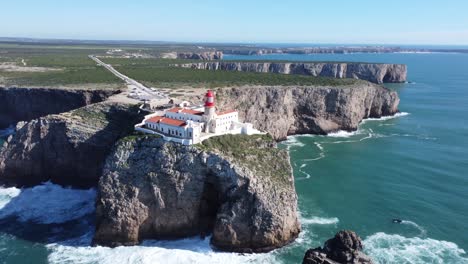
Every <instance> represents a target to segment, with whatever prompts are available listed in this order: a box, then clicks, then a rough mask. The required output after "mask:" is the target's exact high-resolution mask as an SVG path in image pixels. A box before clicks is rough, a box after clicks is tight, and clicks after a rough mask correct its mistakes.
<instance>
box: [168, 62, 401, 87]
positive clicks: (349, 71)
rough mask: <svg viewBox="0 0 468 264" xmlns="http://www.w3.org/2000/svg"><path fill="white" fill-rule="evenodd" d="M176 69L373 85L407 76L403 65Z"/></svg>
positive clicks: (258, 64) (256, 64)
mask: <svg viewBox="0 0 468 264" xmlns="http://www.w3.org/2000/svg"><path fill="white" fill-rule="evenodd" d="M176 66H179V67H184V68H193V69H201V70H225V71H244V72H262V73H281V74H301V75H311V76H321V77H332V78H353V79H361V80H366V81H370V82H373V83H377V84H381V83H401V82H405V81H406V75H407V69H406V65H403V64H373V63H338V62H337V63H333V62H307V63H302V62H298V63H292V62H229V61H212V62H198V63H187V64H178V65H176Z"/></svg>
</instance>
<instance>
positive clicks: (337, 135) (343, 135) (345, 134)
mask: <svg viewBox="0 0 468 264" xmlns="http://www.w3.org/2000/svg"><path fill="white" fill-rule="evenodd" d="M358 134H359V131H352V132H349V131H344V130H340V131H337V132H333V133H329V134H327V137H335V138H348V137H351V136H355V135H358Z"/></svg>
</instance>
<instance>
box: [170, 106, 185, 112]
mask: <svg viewBox="0 0 468 264" xmlns="http://www.w3.org/2000/svg"><path fill="white" fill-rule="evenodd" d="M180 110H182V107H174V108H171V109H169V110H167V111H168V112H171V113H178V112H179V111H180Z"/></svg>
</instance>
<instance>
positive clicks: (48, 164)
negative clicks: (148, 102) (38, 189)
mask: <svg viewBox="0 0 468 264" xmlns="http://www.w3.org/2000/svg"><path fill="white" fill-rule="evenodd" d="M138 110H139V109H138V107H135V106H130V105H118V104H114V103H98V104H93V105H90V106H86V107H84V108H79V109H76V110H74V111H71V112H66V113H63V114H59V115H49V116H45V117H40V118H38V119H34V120H31V121H29V122H19V123H18V125H17V126H16V133H15V134H14V135H12V136H10V137H9V138H8V139H7V141H6V142H5V143H4V146H3V148H2V149H1V150H0V185H2V184H4V185H16V186H31V185H36V184H39V183H41V182H44V181H49V180H51V181H52V182H54V183H58V184H62V185H72V186H76V187H90V186H96V184H97V182H98V179H99V177H100V175H101V172H102V165H103V164H104V160H105V158H106V156H107V154H108V153H109V152H110V149H111V148H112V146H113V145H114V143H115V142H116V141H117V140H118V139H119V138H121V137H123V136H125V135H127V134H128V133H129V132H130V131H132V130H133V125H134V124H135V123H136V122H137V121H139V120H140V118H141V117H140V116H139V114H138Z"/></svg>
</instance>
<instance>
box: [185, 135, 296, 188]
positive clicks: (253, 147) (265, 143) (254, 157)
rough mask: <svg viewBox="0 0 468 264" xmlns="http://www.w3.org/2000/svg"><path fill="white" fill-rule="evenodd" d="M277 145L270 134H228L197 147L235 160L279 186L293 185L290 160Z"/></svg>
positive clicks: (210, 139) (208, 140)
mask: <svg viewBox="0 0 468 264" xmlns="http://www.w3.org/2000/svg"><path fill="white" fill-rule="evenodd" d="M275 144H276V143H275V142H274V140H273V138H272V137H271V136H270V135H251V136H248V135H224V136H218V137H212V138H209V139H207V140H205V141H203V142H202V143H201V144H196V145H194V146H195V147H196V148H199V149H201V150H203V151H207V152H214V153H220V154H222V155H223V156H226V157H228V158H231V159H232V160H233V161H234V162H235V163H237V164H239V165H241V166H245V167H247V168H248V169H249V170H251V171H252V172H253V173H255V174H256V176H261V177H268V179H271V180H273V183H274V184H275V186H277V187H281V186H289V185H290V184H291V183H290V181H289V179H290V174H291V167H290V164H289V157H288V156H287V152H286V151H285V150H280V149H278V148H276V147H275Z"/></svg>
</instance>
